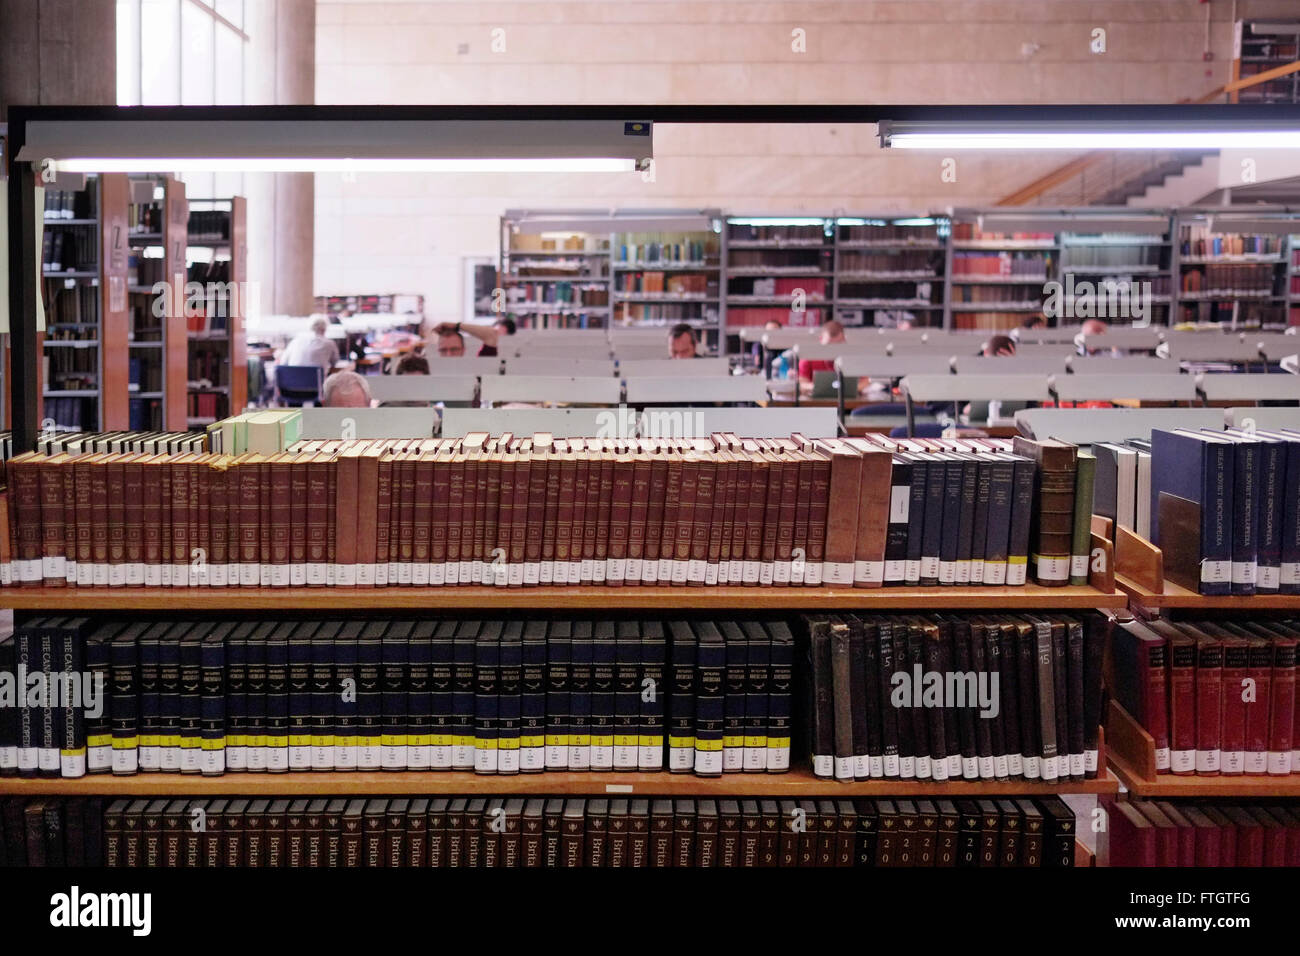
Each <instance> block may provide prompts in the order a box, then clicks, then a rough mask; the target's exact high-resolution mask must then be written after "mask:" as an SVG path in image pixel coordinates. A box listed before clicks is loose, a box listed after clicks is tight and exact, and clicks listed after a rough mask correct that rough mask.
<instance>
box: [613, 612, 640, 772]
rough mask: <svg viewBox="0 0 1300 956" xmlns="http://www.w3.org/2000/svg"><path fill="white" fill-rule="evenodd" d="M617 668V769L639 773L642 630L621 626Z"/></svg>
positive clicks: (629, 623) (624, 623) (631, 623)
mask: <svg viewBox="0 0 1300 956" xmlns="http://www.w3.org/2000/svg"><path fill="white" fill-rule="evenodd" d="M617 641H618V647H617V650H616V651H615V665H614V769H615V770H635V769H637V762H638V757H639V752H638V749H637V748H638V747H639V745H640V744H639V742H640V737H641V732H640V731H641V627H640V625H639V623H638V622H636V621H628V620H623V621H619V622H618V628H617Z"/></svg>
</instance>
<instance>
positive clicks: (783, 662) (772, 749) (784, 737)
mask: <svg viewBox="0 0 1300 956" xmlns="http://www.w3.org/2000/svg"><path fill="white" fill-rule="evenodd" d="M766 630H767V633H768V635H769V636H770V637H771V640H772V645H771V652H770V653H771V670H770V677H769V684H768V688H769V689H768V695H767V759H766V767H767V772H768V773H785V772H786V771H788V770H789V769H790V740H791V736H792V734H793V731H792V729H791V718H792V715H793V713H794V711H793V708H794V635H793V634H791V633H790V627H789V625H787V624H786V623H785V622H784V621H769V622H767V624H766Z"/></svg>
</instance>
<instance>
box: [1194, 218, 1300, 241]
mask: <svg viewBox="0 0 1300 956" xmlns="http://www.w3.org/2000/svg"><path fill="white" fill-rule="evenodd" d="M1207 227H1208V228H1209V230H1210V232H1215V233H1222V232H1226V233H1244V234H1247V235H1253V234H1256V233H1267V234H1272V235H1276V236H1288V235H1291V234H1292V233H1293V232H1295V219H1294V218H1284V217H1278V218H1276V219H1270V218H1264V217H1260V216H1251V215H1249V214H1247V215H1245V216H1233V215H1219V214H1217V213H1215V214H1211V215H1210V216H1209V221H1208V223H1207Z"/></svg>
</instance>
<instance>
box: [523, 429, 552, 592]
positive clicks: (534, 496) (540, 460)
mask: <svg viewBox="0 0 1300 956" xmlns="http://www.w3.org/2000/svg"><path fill="white" fill-rule="evenodd" d="M530 445H531V448H530V451H529V455H528V463H527V465H526V466H525V468H524V471H525V473H526V474H527V475H528V485H527V492H526V494H525V503H524V510H525V512H526V514H527V521H526V523H525V525H524V585H525V586H526V587H534V586H536V585H538V584H543V583H553V575H552V580H551V581H544V579H543V576H542V575H543V570H544V568H545V567H546V566H547V565H548V564H549V563H550V562H551V561H553V560H554V551H555V542H554V527H553V526H552V527H551V529H550V531H551V534H549V535H548V533H547V515H548V512H549V513H550V517H551V520H552V521H554V516H555V511H556V510H557V509H558V507H559V499H560V483H559V474H558V472H557V474H556V477H555V481H554V482H552V481H551V475H550V467H551V456H552V452H553V449H552V440H551V436H550V435H549V434H547V433H539V434H537V435H534V436H533V437H532V439H531V440H530ZM552 491H554V498H552V497H551V492H552ZM548 541H549V542H550V550H551V554H550V555H547V554H546V550H547V542H548Z"/></svg>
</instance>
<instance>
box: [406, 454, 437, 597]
mask: <svg viewBox="0 0 1300 956" xmlns="http://www.w3.org/2000/svg"><path fill="white" fill-rule="evenodd" d="M435 458H436V455H434V454H431V453H430V452H428V451H425V450H418V449H417V450H411V449H409V448H408V450H407V452H406V456H405V458H404V459H403V460H402V466H401V474H402V517H401V528H400V532H399V534H400V538H399V540H400V542H401V552H400V555H401V565H400V576H399V578H398V583H399V584H412V585H414V584H421V585H427V584H428V583H429V543H430V539H429V535H430V531H431V530H432V526H433V469H434V460H435Z"/></svg>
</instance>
